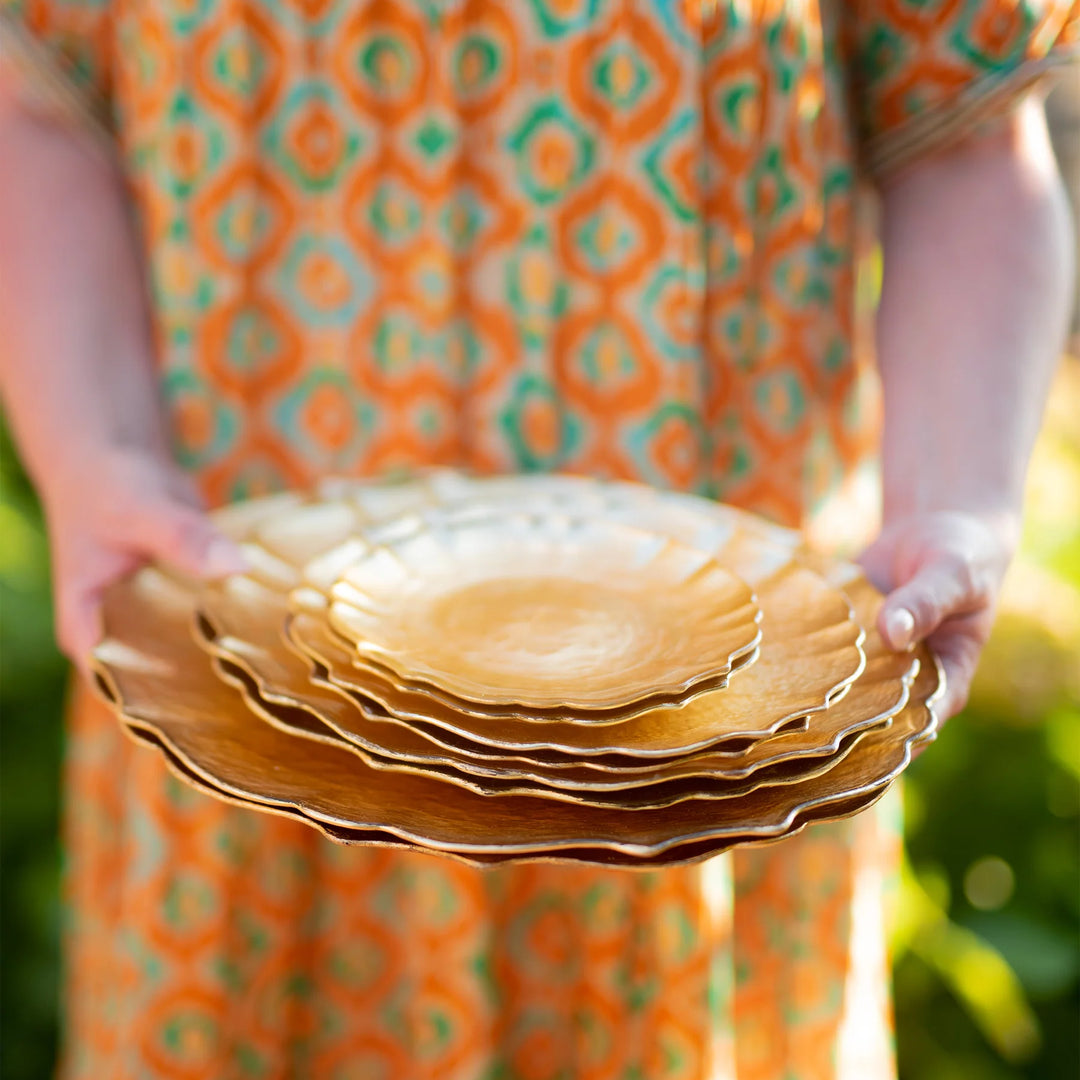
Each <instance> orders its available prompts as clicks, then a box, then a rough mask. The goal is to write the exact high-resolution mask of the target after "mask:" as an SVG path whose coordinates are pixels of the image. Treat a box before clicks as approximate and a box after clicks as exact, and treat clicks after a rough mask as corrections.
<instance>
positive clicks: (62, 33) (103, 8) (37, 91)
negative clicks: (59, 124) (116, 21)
mask: <svg viewBox="0 0 1080 1080" xmlns="http://www.w3.org/2000/svg"><path fill="white" fill-rule="evenodd" d="M112 40H113V38H112V0H0V73H2V76H3V78H4V80H5V81H13V82H14V84H15V87H16V92H17V93H18V94H19V96H20V97H21V98H23V99H24V100H25V101H26V102H27V103H28V104H29V105H30V106H31V107H32V108H34V109H35V110H38V111H43V112H47V113H50V114H52V115H56V116H58V117H60V118H62V119H65V120H70V121H72V122H76V123H79V124H82V125H84V126H89V127H92V128H94V129H95V130H96V131H97V132H98V133H99V134H104V133H105V131H106V130H107V125H108V107H109V101H110V99H111V89H112V67H113V65H112Z"/></svg>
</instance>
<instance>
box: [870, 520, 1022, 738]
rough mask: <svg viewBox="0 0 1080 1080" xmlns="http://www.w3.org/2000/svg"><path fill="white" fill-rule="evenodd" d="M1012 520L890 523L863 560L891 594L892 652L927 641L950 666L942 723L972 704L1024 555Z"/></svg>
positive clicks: (888, 637)
mask: <svg viewBox="0 0 1080 1080" xmlns="http://www.w3.org/2000/svg"><path fill="white" fill-rule="evenodd" d="M1018 531H1019V523H1018V521H1017V519H1016V518H1015V517H1013V516H1010V515H1000V516H991V515H980V514H973V513H955V512H950V511H935V512H927V513H917V514H911V515H909V516H906V517H902V518H899V519H897V520H895V521H893V522H891V523H890V524H888V525H887V526H886V527H885V529H884V530H883V531H882V533H881V535H880V536H879V537H878V539H877V540H876V541H875V543H873V544H872V545H871V546H870V547H869V548H868V549H867V550H866V551H865V552H864V553H863V556H862V559H861V560H860V561H861V562H862V565H863V569H864V570H865V571H866V574H867V576H868V577H869V578H870V580H871V581H873V583H874V584H875V585H876V586H877V587H878V588H879V589H880V590H881V591H882V592H884V593H886V598H885V602H884V603H883V604H882V606H881V611H880V613H879V615H878V630H879V631H880V633H881V636H882V637H883V638H884V639H885V641H886V643H887V644H888V645H890V646H891V647H892V648H894V649H897V650H900V649H906V648H907V647H908V646H910V645H913V644H914V643H915V642H916V641H921V640H923V639H926V640H927V642H928V643H929V645H930V647H931V648H932V649H933V650H934V652H935V653H936V654H937V655H938V657H939V658H940V659H941V662H942V665H943V666H944V668H945V678H946V687H945V697H944V699H943V700H942V702H941V718H942V719H943V720H945V719H948V718H949V717H950V716H954V715H955V714H956V713H958V712H959V711H960V710H961V709H962V708H963V707H964V705H965V704H966V702H967V698H968V691H969V690H970V688H971V680H972V677H973V676H974V674H975V668H976V665H977V664H978V662H979V654H980V653H981V652H982V649H983V646H984V645H985V644H986V641H987V639H988V638H989V636H990V628H991V626H992V625H993V622H994V611H995V608H996V606H997V599H998V594H999V592H1000V590H1001V581H1002V578H1003V577H1004V575H1005V571H1006V569H1007V568H1008V565H1009V562H1010V561H1011V559H1012V556H1013V553H1014V551H1015V550H1016V543H1017V538H1018Z"/></svg>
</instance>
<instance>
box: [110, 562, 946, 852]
mask: <svg viewBox="0 0 1080 1080" xmlns="http://www.w3.org/2000/svg"><path fill="white" fill-rule="evenodd" d="M194 613H195V593H194V589H193V588H192V586H191V583H188V582H185V581H183V580H180V579H177V578H172V577H169V576H167V575H165V574H164V573H163V572H162V571H160V570H158V569H156V568H153V567H149V568H144V569H143V570H141V571H139V572H137V573H136V574H134V575H133V576H132V577H130V578H128V579H125V580H124V581H121V582H119V583H117V584H116V585H115V586H113V587H112V588H110V589H109V590H108V591H107V593H106V596H105V598H104V611H103V615H104V623H105V629H106V637H105V640H104V641H103V642H102V643H101V645H100V646H99V647H98V648H97V650H95V657H94V659H95V666H96V670H97V672H98V677H99V682H100V686H101V689H102V690H103V692H105V693H106V695H107V696H108V697H109V699H110V700H111V701H112V703H113V706H114V708H115V710H116V711H117V713H118V715H119V716H120V717H121V718H122V719H123V720H124V722H125V723H127V724H128V725H131V726H134V727H140V728H143V729H144V730H148V731H149V732H150V733H151V734H153V735H154V736H155V737H156V738H157V739H158V740H160V741H161V742H162V743H164V744H165V745H166V746H167V747H168V748H169V750H170V752H171V753H172V754H173V755H174V756H175V757H177V758H179V759H180V760H182V761H183V762H184V764H185V765H186V766H187V767H188V768H189V769H191V770H192V771H194V772H195V773H197V774H198V775H200V776H202V777H203V778H204V779H206V780H207V782H208V783H209V784H211V785H212V786H214V787H216V788H219V789H221V790H223V791H226V792H230V793H232V794H234V795H239V796H240V797H241V798H244V797H250V796H251V795H257V797H258V799H259V800H260V801H263V802H267V803H269V804H274V805H278V806H282V807H292V808H294V809H296V810H300V811H302V812H303V813H304V814H305V815H306V816H307V817H309V818H311V819H313V820H314V821H318V822H323V823H325V824H329V825H333V826H336V827H344V828H347V829H360V830H364V831H376V830H377V831H380V832H386V833H390V834H392V835H393V836H394V837H396V838H398V839H400V840H405V841H409V842H412V843H416V844H420V845H422V846H424V847H430V848H438V849H443V850H450V851H454V852H459V853H464V854H469V853H502V854H526V853H537V852H544V851H547V852H550V851H553V850H555V849H575V850H576V849H592V848H597V849H607V850H611V851H616V852H620V853H622V854H624V855H628V856H632V857H641V858H650V857H653V856H656V855H660V854H661V853H662V852H665V851H668V850H669V849H672V848H675V847H676V846H678V845H681V844H690V843H694V842H697V841H709V840H714V839H721V838H733V837H739V838H742V839H750V838H755V839H767V838H775V837H778V836H781V835H783V834H784V833H785V832H786V831H788V830H790V829H791V828H792V827H793V826H794V825H795V824H796V823H797V821H798V820H799V817H800V815H802V814H806V813H812V812H816V811H819V810H820V811H822V812H824V813H828V810H829V807H831V806H832V805H833V804H835V803H843V802H845V801H846V800H851V799H856V798H859V797H862V796H872V795H874V794H876V793H878V792H880V791H881V790H883V789H884V788H885V787H886V786H887V785H888V784H889V783H890V782H891V781H892V780H893V779H894V778H895V777H896V776H897V775H898V774H899V772H900V771H901V770H902V769H903V768H904V767H905V765H906V764H907V762H908V761H909V760H910V754H911V749H912V747H913V746H914V745H916V744H918V743H919V742H921V741H925V740H926V739H928V738H930V737H932V735H933V732H934V729H935V727H936V721H935V718H934V714H933V709H932V708H931V707H929V706H928V701H929V699H930V698H931V696H932V695H933V694H935V693H936V692H938V691H939V690H940V686H941V680H940V671H939V669H938V668H937V666H936V665H935V664H934V663H933V661H932V660H931V659H930V657H929V656H928V655H927V654H925V652H924V654H923V655H922V656H920V659H921V660H922V667H921V668H920V671H919V674H918V676H917V677H916V680H915V684H914V687H913V694H912V700H911V701H910V702H909V704H908V706H907V707H905V708H904V709H903V710H902V711H901V713H900V714H898V716H897V717H896V719H895V720H894V721H893V723H892V725H890V727H888V728H887V729H884V730H881V731H873V732H870V733H869V734H867V735H866V736H865V737H864V738H863V739H861V740H860V741H859V743H858V744H857V745H856V746H855V748H854V749H853V750H852V751H851V753H849V754H848V755H847V757H846V758H845V759H844V760H843V761H841V762H840V763H839V764H837V765H836V767H835V768H833V769H830V770H829V771H828V772H826V773H824V774H823V775H822V776H821V777H819V778H818V779H816V780H814V781H808V782H807V783H805V784H799V785H788V786H778V787H765V788H759V789H758V790H757V791H754V792H752V793H750V794H748V795H746V796H743V797H742V798H740V799H730V800H725V801H723V802H713V801H709V800H693V801H688V802H683V803H679V804H677V805H675V806H669V807H665V808H661V809H658V810H654V811H650V812H649V813H645V814H642V813H637V812H636V811H627V810H621V809H598V808H594V807H584V806H574V805H570V804H566V803H561V802H556V801H553V800H549V799H536V798H530V797H523V796H507V797H505V798H498V799H492V798H488V797H486V796H482V795H477V794H475V793H473V792H470V791H466V790H464V789H462V788H459V787H455V786H453V785H450V784H447V783H444V782H442V781H439V780H435V779H432V778H430V777H426V776H413V775H409V774H404V773H392V772H383V771H379V770H374V769H369V768H367V767H366V766H364V764H363V763H362V762H361V761H360V760H359V759H358V758H357V757H356V756H355V755H354V754H351V753H349V752H348V751H346V750H343V749H339V748H337V747H333V746H328V745H325V744H323V743H320V742H316V741H313V740H308V739H297V738H294V737H292V736H289V735H286V734H284V733H283V732H281V731H279V730H277V729H276V728H274V727H272V726H270V725H269V724H266V723H264V722H263V721H261V720H260V719H258V718H257V717H255V716H253V715H252V713H251V711H250V710H249V709H248V708H247V706H246V705H245V703H244V701H243V699H242V698H241V696H240V694H239V693H238V692H237V691H236V690H234V689H233V688H232V687H230V686H228V685H226V684H225V683H224V682H222V681H221V680H220V679H218V678H217V676H216V675H215V673H214V671H213V668H212V665H211V661H210V658H209V657H208V656H207V655H206V654H205V653H204V652H203V651H202V650H201V649H200V648H199V647H198V646H197V645H196V644H195V642H194V641H193V639H192V637H191V635H190V633H189V625H190V623H191V620H192V617H193V615H194ZM751 670H753V669H751ZM740 842H741V840H740Z"/></svg>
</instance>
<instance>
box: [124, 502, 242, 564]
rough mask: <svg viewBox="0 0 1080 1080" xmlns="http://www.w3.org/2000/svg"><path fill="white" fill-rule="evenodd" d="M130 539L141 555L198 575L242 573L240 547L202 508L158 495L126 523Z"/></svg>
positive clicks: (130, 542) (138, 509)
mask: <svg viewBox="0 0 1080 1080" xmlns="http://www.w3.org/2000/svg"><path fill="white" fill-rule="evenodd" d="M126 533H127V537H126V538H127V541H128V543H129V544H130V545H131V546H132V547H133V548H135V549H137V550H138V551H139V553H140V554H141V555H145V556H149V557H151V558H155V559H160V560H162V561H163V562H167V563H171V564H172V565H174V566H176V567H177V568H178V569H179V570H182V571H184V572H185V573H188V574H191V575H193V576H195V577H210V578H214V577H224V576H225V575H226V574H237V573H242V572H243V571H244V570H246V569H247V562H246V560H245V559H244V557H243V555H242V554H241V551H240V548H239V547H238V546H237V545H236V544H235V543H233V541H231V540H230V539H229V538H228V537H226V536H224V535H222V533H220V532H219V531H218V530H217V529H216V528H215V527H214V525H213V523H212V522H211V520H210V519H209V518H208V517H207V516H206V514H204V513H203V512H202V511H201V510H198V509H196V508H194V507H192V506H189V505H187V504H185V503H181V502H175V501H173V500H171V499H166V498H158V499H154V500H152V501H151V502H150V503H149V504H145V505H143V506H141V507H139V508H137V509H136V510H135V511H134V513H133V514H132V516H131V517H130V518H129V520H128V522H127V523H126Z"/></svg>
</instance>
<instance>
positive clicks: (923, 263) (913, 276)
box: [863, 99, 1074, 715]
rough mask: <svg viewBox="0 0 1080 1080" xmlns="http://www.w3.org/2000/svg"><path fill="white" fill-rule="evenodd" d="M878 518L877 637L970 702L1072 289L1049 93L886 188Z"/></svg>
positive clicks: (871, 557)
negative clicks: (922, 658)
mask: <svg viewBox="0 0 1080 1080" xmlns="http://www.w3.org/2000/svg"><path fill="white" fill-rule="evenodd" d="M882 197H883V211H884V233H883V245H884V255H885V276H884V289H883V293H882V303H881V309H880V312H879V315H878V358H879V365H880V369H881V377H882V382H883V386H884V397H885V437H884V448H883V454H884V460H883V467H884V476H883V480H884V521H883V529H882V533H881V536H880V538H879V539H878V541H877V542H876V543H875V544H874V545H873V546H872V547H871V548H870V549H869V550H868V551H867V552H866V554H865V556H864V559H863V562H864V565H865V567H866V569H867V571H868V572H869V574H870V576H871V577H872V578H873V579H874V580H875V582H876V583H877V584H878V585H879V587H882V588H884V589H892V590H893V591H892V593H891V594H890V595H889V596H888V599H887V601H886V603H885V605H884V606H883V608H882V613H881V623H880V625H881V630H882V633H883V634H884V636H885V637H886V639H887V640H888V641H889V642H890V644H892V645H893V646H894V647H896V648H902V647H904V646H906V645H908V644H910V642H911V641H913V640H916V639H920V638H924V637H928V638H929V640H930V642H931V644H932V645H933V646H934V648H935V650H936V651H937V653H938V655H939V656H940V657H941V659H942V661H943V663H944V665H945V669H946V675H947V677H948V680H949V689H948V694H947V698H946V701H945V705H944V711H945V713H946V715H951V714H952V713H954V712H956V711H957V710H958V709H960V708H962V706H963V704H964V702H965V701H966V699H967V691H968V687H969V685H970V682H971V677H972V675H973V674H974V670H975V665H976V663H977V661H978V656H979V652H980V651H981V649H982V646H983V645H984V644H985V642H986V638H987V636H988V635H989V632H990V627H991V624H992V622H993V613H994V607H995V603H996V599H997V594H998V591H999V588H1000V585H1001V579H1002V577H1003V575H1004V572H1005V569H1006V567H1007V566H1008V563H1009V561H1010V559H1011V557H1012V554H1013V551H1014V549H1015V546H1016V543H1017V540H1018V536H1019V522H1020V510H1021V503H1022V498H1023V488H1024V477H1025V474H1026V471H1027V464H1028V459H1029V456H1030V454H1031V449H1032V444H1033V442H1034V440H1035V436H1036V434H1037V432H1038V429H1039V424H1040V421H1041V417H1042V411H1043V406H1044V403H1045V400H1046V394H1047V389H1048V386H1049V383H1050V378H1051V375H1052V372H1053V369H1054V367H1055V364H1056V361H1057V359H1058V355H1059V351H1060V349H1061V346H1062V343H1063V340H1064V335H1065V327H1066V320H1067V317H1068V313H1069V304H1070V299H1071V296H1072V287H1073V273H1074V268H1073V265H1072V252H1071V243H1070V235H1071V230H1070V228H1069V215H1068V208H1067V204H1066V200H1065V193H1064V190H1063V186H1062V184H1061V180H1060V177H1059V176H1058V172H1057V167H1056V164H1055V162H1054V158H1053V153H1052V151H1051V148H1050V142H1049V137H1048V134H1047V130H1046V123H1045V118H1044V116H1043V111H1042V106H1041V103H1040V102H1038V101H1036V100H1035V99H1029V100H1028V101H1027V102H1025V104H1024V105H1023V106H1022V107H1021V108H1020V109H1019V110H1017V111H1016V113H1015V114H1014V115H1012V116H1011V117H1010V118H1009V119H1008V120H1007V121H1005V122H1003V123H1001V124H1000V125H999V126H998V127H996V128H995V129H994V130H992V131H988V132H985V133H982V134H980V135H977V136H975V137H972V138H970V139H969V140H967V141H966V142H964V143H962V144H960V145H958V146H956V147H954V148H952V149H951V150H949V151H948V152H946V153H944V154H941V155H938V156H936V157H932V158H929V159H927V160H924V161H922V162H919V163H917V164H916V165H914V166H912V167H911V168H909V169H907V170H905V171H904V172H903V173H902V174H901V175H898V176H897V177H895V179H892V180H891V181H889V182H888V183H886V184H885V185H884V187H883V192H882Z"/></svg>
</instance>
